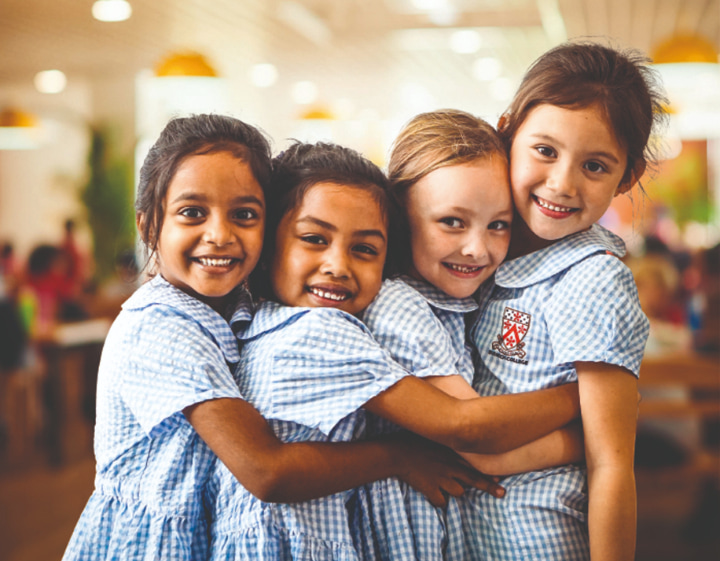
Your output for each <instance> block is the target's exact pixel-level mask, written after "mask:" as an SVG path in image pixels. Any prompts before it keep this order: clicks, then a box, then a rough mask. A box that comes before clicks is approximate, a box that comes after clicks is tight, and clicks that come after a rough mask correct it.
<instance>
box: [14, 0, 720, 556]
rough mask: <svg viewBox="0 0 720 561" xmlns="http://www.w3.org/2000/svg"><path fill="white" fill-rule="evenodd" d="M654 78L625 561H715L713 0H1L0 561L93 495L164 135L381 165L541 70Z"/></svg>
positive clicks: (716, 119)
mask: <svg viewBox="0 0 720 561" xmlns="http://www.w3.org/2000/svg"><path fill="white" fill-rule="evenodd" d="M576 38H586V39H591V40H595V41H599V42H602V43H604V44H609V45H612V46H615V47H619V48H634V49H638V50H640V51H642V52H643V53H645V55H646V56H647V57H648V58H650V59H652V61H653V64H654V65H655V67H656V68H657V69H658V71H659V72H660V73H661V75H662V77H663V81H664V84H665V87H666V89H667V91H668V94H669V100H670V105H669V106H668V108H667V110H668V112H669V113H670V123H669V126H668V128H667V129H666V130H664V131H662V132H661V133H660V134H658V136H657V138H655V139H654V141H655V142H657V145H658V146H659V147H660V149H661V153H662V155H663V160H662V162H661V163H660V166H659V167H658V169H657V170H654V173H653V174H648V175H647V176H646V177H645V178H644V179H643V186H644V190H645V193H642V192H641V191H640V190H635V192H634V194H633V195H631V196H623V197H618V198H617V199H616V201H615V202H614V204H613V206H612V207H611V209H610V210H609V211H608V213H607V214H606V216H604V217H603V220H602V223H603V224H604V225H605V226H607V227H608V228H610V229H611V230H613V231H615V232H617V233H618V234H619V235H621V236H622V237H623V238H624V239H625V241H626V242H627V244H628V248H629V250H630V251H629V255H628V258H627V262H628V265H629V266H630V267H631V269H632V270H633V273H634V274H635V278H636V282H637V284H638V288H639V291H640V296H641V301H642V305H643V308H644V310H645V312H646V313H647V315H648V316H649V317H650V319H651V326H652V327H651V337H650V341H649V342H648V347H647V352H646V359H645V362H644V363H643V367H642V371H641V390H642V393H643V402H642V403H641V412H640V420H639V423H640V428H639V436H638V446H637V458H636V464H637V474H638V493H639V519H640V523H639V542H638V557H637V558H638V559H639V560H646V559H647V560H650V559H652V560H665V559H667V560H670V559H673V560H674V559H683V560H687V559H703V560H704V559H717V558H720V539H719V538H718V532H717V530H718V529H719V528H720V492H719V490H718V482H719V480H720V468H719V467H718V457H719V456H720V444H719V443H720V439H719V433H720V431H719V430H718V422H719V420H720V395H719V391H720V298H719V297H720V249H719V246H718V242H720V225H719V224H718V215H719V213H720V196H719V194H720V62H719V60H718V53H719V52H720V0H128V1H125V0H98V1H93V0H1V1H0V251H1V253H0V324H1V326H0V329H1V333H2V335H1V337H0V559H1V560H7V561H10V560H12V561H19V560H53V559H60V557H61V555H62V551H63V550H64V546H65V544H66V543H67V540H68V539H69V536H70V533H71V532H72V528H73V527H74V524H75V522H76V520H77V517H78V516H79V513H80V511H81V510H82V508H83V506H84V504H85V501H86V500H87V498H88V496H89V495H90V493H91V491H92V480H93V476H94V462H93V458H92V423H93V418H94V384H95V375H96V369H97V361H98V357H99V351H100V349H101V347H102V342H103V340H104V337H105V334H106V332H107V329H108V326H109V324H110V322H111V321H112V319H113V318H114V317H115V315H116V314H117V312H118V310H119V306H120V304H121V303H122V302H123V301H124V299H125V298H127V296H128V295H129V294H130V293H131V292H132V291H133V290H134V288H135V287H136V286H137V283H138V263H137V261H136V258H135V251H134V250H135V233H134V216H133V210H132V202H133V196H134V185H135V178H136V174H137V171H138V168H139V163H140V162H142V159H143V158H144V156H145V153H146V152H147V150H148V148H149V146H150V145H151V144H152V142H154V140H155V138H156V137H157V135H158V134H159V132H160V130H161V129H162V128H163V126H164V125H165V123H166V122H167V120H168V119H169V118H171V117H173V116H176V115H183V114H189V113H198V112H219V113H226V114H230V115H234V116H236V117H238V118H240V119H243V120H245V121H247V122H250V123H252V124H254V125H257V126H259V127H260V128H262V129H263V130H265V131H266V132H267V133H268V135H269V136H270V137H271V138H272V139H273V146H274V149H275V151H279V150H281V149H282V147H283V146H284V145H285V143H286V142H287V141H288V139H290V138H297V139H300V140H307V141H312V140H320V139H324V140H333V141H335V142H339V143H342V144H346V145H349V146H351V147H353V148H356V149H358V150H360V151H361V152H363V153H364V154H365V155H366V156H368V157H369V158H371V159H372V160H373V161H375V162H376V163H377V164H379V165H380V166H384V165H385V163H386V157H387V154H388V149H389V146H390V143H391V142H392V139H393V138H394V136H395V135H396V134H397V132H398V131H399V129H400V128H401V126H402V125H403V124H404V123H405V122H406V121H407V120H409V119H410V118H411V117H412V116H413V115H415V114H416V113H418V112H421V111H426V110H432V109H437V108H443V107H454V108H459V109H463V110H466V111H469V112H471V113H474V114H476V115H478V116H481V117H484V118H485V119H487V120H488V121H489V122H491V123H493V124H495V123H496V122H497V119H498V117H499V116H500V114H501V113H502V112H503V110H504V109H505V107H506V106H507V104H508V102H509V100H510V98H511V97H512V94H513V92H514V90H515V88H516V87H517V85H518V84H519V82H520V79H521V77H522V74H523V72H524V70H525V69H526V68H527V67H528V65H529V64H530V63H531V62H532V61H533V60H534V59H535V58H536V57H537V56H539V55H540V54H541V53H542V52H544V51H545V50H547V49H549V48H550V47H552V46H554V45H556V44H558V43H561V42H563V41H565V40H568V39H576Z"/></svg>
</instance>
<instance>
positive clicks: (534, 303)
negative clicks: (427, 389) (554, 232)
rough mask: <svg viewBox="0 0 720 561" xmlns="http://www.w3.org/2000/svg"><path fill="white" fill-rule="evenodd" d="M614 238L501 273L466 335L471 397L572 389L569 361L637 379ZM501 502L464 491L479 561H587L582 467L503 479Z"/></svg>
mask: <svg viewBox="0 0 720 561" xmlns="http://www.w3.org/2000/svg"><path fill="white" fill-rule="evenodd" d="M624 254H625V245H624V243H623V242H622V240H621V239H620V238H618V237H617V236H615V235H614V234H612V233H610V232H608V231H607V230H605V229H604V228H602V227H600V226H598V225H595V226H593V227H592V228H591V229H590V230H588V231H585V232H581V233H578V234H575V235H573V236H570V237H568V238H566V239H563V240H561V241H559V242H557V243H555V244H553V245H551V246H549V247H547V248H545V249H543V250H541V251H537V252H534V253H531V254H529V255H526V256H523V257H520V258H518V259H514V260H512V261H509V262H507V263H504V264H503V265H501V267H500V268H499V269H498V271H497V272H496V275H495V287H494V289H493V290H492V291H491V292H489V293H486V294H487V301H485V302H482V303H481V304H482V306H483V310H484V311H483V314H482V316H481V317H480V319H479V320H477V321H476V323H475V325H474V326H473V328H472V331H471V338H472V340H473V342H474V343H475V346H476V352H477V355H476V380H475V384H474V385H475V389H476V390H477V391H478V392H479V393H480V394H481V395H496V394H502V393H517V392H524V391H532V390H537V389H541V388H547V387H552V386H557V385H559V384H563V383H566V382H570V381H575V380H577V372H576V371H575V367H574V362H575V361H590V362H605V363H609V364H614V365H618V366H622V367H624V368H626V369H627V370H629V371H630V372H632V373H633V374H635V375H636V376H637V375H638V371H639V367H640V361H641V360H642V356H643V351H644V348H645V341H646V339H647V335H648V328H649V326H648V320H647V318H646V317H645V315H644V314H643V312H642V310H641V309H640V304H639V301H638V297H637V289H636V287H635V282H634V280H633V277H632V275H631V273H630V271H629V269H628V268H627V267H626V266H625V265H624V264H623V263H622V262H621V261H620V259H619V258H618V257H621V256H623V255H624ZM502 485H503V486H504V487H505V488H506V489H507V494H506V496H505V498H503V499H495V498H493V497H491V496H489V495H487V494H484V493H481V492H479V491H475V490H470V491H469V492H468V493H467V494H466V495H465V497H463V498H462V499H461V500H460V503H459V504H460V505H461V507H462V512H463V526H464V528H465V532H466V534H467V535H474V536H475V538H476V545H477V548H478V550H479V551H480V552H481V554H482V556H483V558H484V559H488V560H491V561H505V560H516V559H543V560H558V561H560V560H562V561H581V560H583V561H585V560H587V559H589V547H588V534H587V481H586V471H585V468H584V467H583V466H579V465H572V466H561V467H558V468H553V469H548V470H542V471H537V472H531V473H525V474H520V475H516V476H511V477H508V478H506V479H504V480H503V482H502Z"/></svg>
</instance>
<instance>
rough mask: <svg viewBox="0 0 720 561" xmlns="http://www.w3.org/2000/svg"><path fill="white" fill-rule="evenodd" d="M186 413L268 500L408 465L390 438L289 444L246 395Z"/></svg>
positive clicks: (303, 496)
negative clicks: (273, 429) (349, 441)
mask: <svg viewBox="0 0 720 561" xmlns="http://www.w3.org/2000/svg"><path fill="white" fill-rule="evenodd" d="M184 413H185V416H186V417H187V418H188V420H189V421H190V423H191V424H192V425H193V427H194V428H195V430H196V431H197V432H198V434H199V435H200V437H201V438H203V440H205V442H207V444H208V445H209V446H210V448H211V449H212V450H213V451H214V452H215V453H216V454H217V456H218V457H219V458H220V460H221V461H222V462H223V463H224V464H225V465H226V466H227V467H228V469H229V470H230V471H231V472H232V474H233V475H234V476H235V477H236V478H237V480H238V481H239V482H240V483H241V484H242V485H243V487H245V488H246V489H247V490H248V491H250V492H251V493H252V494H253V495H255V496H256V497H258V498H259V499H261V500H263V501H266V502H297V501H302V500H308V499H312V498H317V497H321V496H325V495H330V494H333V493H336V492H338V491H342V490H345V489H350V488H353V487H356V486H358V485H362V484H364V483H368V482H370V481H374V480H376V479H381V478H385V477H391V476H393V475H400V473H401V470H402V469H403V468H404V465H403V458H402V455H401V454H398V453H396V452H395V448H396V446H394V445H393V444H391V443H389V442H353V443H325V442H298V443H289V444H288V443H284V442H282V441H280V440H279V439H278V438H277V437H276V436H275V433H274V432H273V431H272V429H271V427H270V426H269V425H268V423H267V422H266V421H265V419H264V418H263V417H262V416H261V415H260V413H258V412H257V410H255V408H253V407H252V406H251V405H250V404H249V403H247V402H246V401H244V400H242V399H229V398H228V399H216V400H210V401H205V402H202V403H198V404H196V405H193V406H192V407H189V408H187V409H186V410H185V411H184Z"/></svg>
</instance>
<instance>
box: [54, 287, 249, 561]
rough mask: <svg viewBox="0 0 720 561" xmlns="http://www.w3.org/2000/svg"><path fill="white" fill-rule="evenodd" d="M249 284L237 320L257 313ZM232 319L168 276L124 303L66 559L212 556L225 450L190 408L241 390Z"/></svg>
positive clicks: (102, 379) (104, 362) (103, 376)
mask: <svg viewBox="0 0 720 561" xmlns="http://www.w3.org/2000/svg"><path fill="white" fill-rule="evenodd" d="M250 311H251V308H250V300H249V297H248V296H247V294H246V293H241V294H240V296H239V299H238V304H237V308H236V309H235V310H234V313H232V314H228V315H229V316H230V315H232V317H233V319H235V320H236V321H237V320H240V319H246V320H248V319H249V318H250ZM239 358H240V356H239V352H238V348H237V340H236V339H235V337H234V334H233V333H232V331H231V330H230V326H229V324H228V321H227V320H226V319H224V318H223V317H222V316H221V315H219V314H218V313H216V312H215V311H214V310H212V309H211V308H210V307H209V306H207V305H205V304H204V303H202V302H200V301H198V300H196V299H195V298H192V297H191V296H189V295H187V294H186V293H184V292H182V291H180V290H178V289H177V288H175V287H173V286H172V285H170V284H169V283H167V282H166V281H165V280H164V279H163V278H161V277H160V276H158V277H155V278H154V279H153V280H151V281H149V282H148V283H146V284H145V285H143V286H142V287H141V288H139V289H138V290H137V291H136V292H135V294H134V295H133V296H131V297H130V299H129V300H128V301H127V302H125V304H124V305H123V310H122V312H121V313H120V314H119V316H118V317H117V319H116V320H115V322H114V323H113V325H112V327H111V329H110V332H109V334H108V336H107V339H106V342H105V346H104V348H103V353H102V359H101V362H100V370H99V373H98V400H97V419H96V425H95V456H96V460H97V475H96V479H95V491H94V492H93V494H92V496H91V497H90V500H89V501H88V504H87V506H86V507H85V510H84V511H83V513H82V515H81V517H80V520H79V522H78V524H77V526H76V528H75V532H74V533H73V536H72V538H71V540H70V543H69V545H68V547H67V550H66V552H65V556H64V558H63V559H65V560H68V561H69V560H98V559H123V560H141V559H142V560H146V559H163V560H171V561H175V560H177V561H191V560H196V559H202V558H205V557H207V552H208V539H207V535H208V529H209V522H208V520H207V515H206V512H205V507H204V501H205V494H206V492H207V483H208V479H209V476H210V473H211V469H212V466H213V465H214V463H215V462H216V456H215V454H213V453H212V451H211V450H210V449H209V448H208V447H207V445H206V444H205V443H204V442H203V441H202V440H201V439H200V438H199V436H198V435H197V433H196V432H195V431H194V430H193V428H192V426H191V425H190V424H189V423H188V422H187V420H186V419H185V416H184V415H183V414H182V410H183V409H184V408H185V407H188V406H189V405H192V404H194V403H198V402H201V401H205V400H208V399H213V398H219V397H231V398H241V397H242V396H241V394H240V391H239V390H238V387H237V384H236V383H235V380H234V378H233V376H232V373H231V370H230V368H229V366H228V363H236V362H237V361H238V360H239Z"/></svg>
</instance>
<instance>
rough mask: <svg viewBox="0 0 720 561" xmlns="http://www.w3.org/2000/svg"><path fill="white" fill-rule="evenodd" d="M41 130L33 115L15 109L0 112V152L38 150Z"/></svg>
mask: <svg viewBox="0 0 720 561" xmlns="http://www.w3.org/2000/svg"><path fill="white" fill-rule="evenodd" d="M41 140H42V139H41V130H40V126H39V121H38V119H37V117H35V115H33V114H32V113H28V112H27V111H23V110H21V109H18V108H16V107H5V108H4V109H2V110H0V150H31V149H34V148H39V147H40V143H41Z"/></svg>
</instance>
